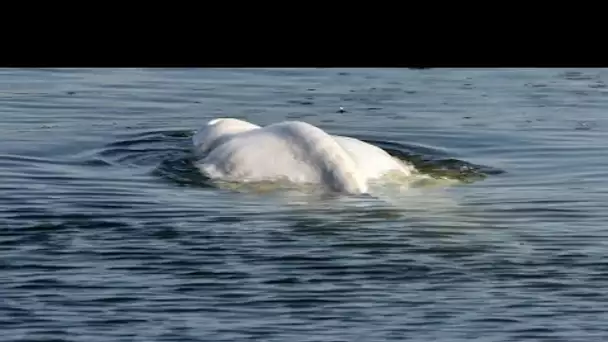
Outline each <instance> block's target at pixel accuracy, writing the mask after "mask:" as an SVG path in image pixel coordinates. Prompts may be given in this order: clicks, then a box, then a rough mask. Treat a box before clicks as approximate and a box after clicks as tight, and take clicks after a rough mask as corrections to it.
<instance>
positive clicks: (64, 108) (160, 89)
mask: <svg viewBox="0 0 608 342" xmlns="http://www.w3.org/2000/svg"><path fill="white" fill-rule="evenodd" d="M606 82H608V70H605V69H363V68H361V69H332V68H329V69H217V70H216V69H177V68H176V69H109V68H99V69H1V70H0V132H2V137H3V142H2V144H0V180H1V181H0V339H1V340H2V341H7V342H9V341H89V342H97V341H99V342H101V341H104V342H105V341H112V342H116V341H180V342H181V341H215V342H220V341H290V342H304V341H361V342H364V341H365V342H367V341H450V342H456V341H484V342H485V341H518V342H519V341H568V342H574V341H581V342H583V341H584V342H589V341H606V340H608V325H607V324H606V322H608V293H607V292H606V289H607V288H608V259H607V258H606V254H607V253H606V251H607V248H608V244H607V241H608V227H607V226H606V224H605V222H606V221H608V205H607V203H608V202H607V200H608V180H607V177H606V175H607V172H606V167H608V158H606V150H607V148H608V138H607V134H606V130H607V127H608V114H607V112H608V88H607V87H606ZM215 117H237V118H242V119H246V120H248V121H251V122H254V123H256V124H260V125H264V124H269V123H272V122H276V121H282V120H287V119H290V120H304V121H307V122H309V123H312V124H315V125H318V126H319V127H321V128H323V129H325V130H326V131H328V132H331V133H335V134H342V135H347V136H353V137H358V138H361V139H364V140H367V141H369V142H372V143H374V144H376V145H377V146H380V147H383V148H385V149H386V150H387V151H389V152H390V153H392V154H393V155H395V156H396V157H399V158H401V159H403V160H406V161H409V162H412V163H414V164H415V165H416V166H417V167H418V168H419V170H420V172H422V173H424V174H427V175H430V176H433V177H435V178H440V177H443V178H444V180H446V179H448V180H451V181H443V182H440V181H437V182H435V183H432V184H419V185H417V186H412V188H411V189H409V190H407V191H401V192H400V193H397V194H392V195H391V196H390V200H388V201H387V200H372V199H369V200H361V199H358V200H353V199H349V198H348V197H343V198H340V197H329V198H328V197H319V198H308V199H306V198H302V199H295V200H294V199H293V198H290V197H286V196H282V195H281V192H280V191H279V192H256V191H247V190H243V189H230V188H218V187H215V186H212V185H210V184H209V183H208V182H207V181H206V180H205V179H204V178H203V177H202V176H201V175H200V174H199V173H198V172H197V171H196V169H195V168H194V167H193V166H192V160H191V155H190V150H189V147H190V145H189V144H190V137H191V136H192V134H193V132H194V131H195V130H196V129H197V128H198V127H199V126H200V125H202V124H203V123H204V122H205V121H207V120H209V119H212V118H215Z"/></svg>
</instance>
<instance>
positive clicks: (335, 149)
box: [192, 118, 414, 195]
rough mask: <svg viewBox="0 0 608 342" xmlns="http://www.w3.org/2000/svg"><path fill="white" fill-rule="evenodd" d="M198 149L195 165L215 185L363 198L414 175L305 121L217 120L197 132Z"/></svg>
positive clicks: (398, 162)
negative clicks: (304, 188)
mask: <svg viewBox="0 0 608 342" xmlns="http://www.w3.org/2000/svg"><path fill="white" fill-rule="evenodd" d="M192 144H193V151H194V155H195V156H196V161H195V166H196V167H197V168H198V170H199V171H200V172H201V173H202V174H203V175H204V176H206V177H208V178H209V179H211V180H212V181H222V182H232V183H255V182H289V183H290V184H295V185H313V186H316V187H320V188H322V189H324V190H327V191H330V192H334V193H341V194H352V195H360V194H366V193H368V192H369V190H370V183H371V182H373V181H376V180H380V179H382V178H383V177H385V176H387V175H389V174H393V175H397V176H400V177H408V176H410V175H411V174H412V172H413V171H414V167H413V165H410V164H408V163H406V162H404V161H402V160H399V159H397V158H394V157H392V156H391V155H390V154H389V153H387V152H386V151H384V150H383V149H381V148H379V147H377V146H374V145H371V144H369V143H366V142H364V141H362V140H359V139H356V138H352V137H346V136H341V135H333V134H330V133H327V132H326V131H324V130H323V129H321V128H319V127H317V126H315V125H312V124H310V123H307V122H303V121H282V122H277V123H272V124H269V125H266V126H259V125H256V124H254V123H251V122H248V121H245V120H241V119H236V118H215V119H212V120H210V121H208V122H206V123H205V124H204V125H202V127H200V128H199V129H198V130H197V131H196V132H195V133H194V135H193V136H192Z"/></svg>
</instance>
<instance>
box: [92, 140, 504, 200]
mask: <svg viewBox="0 0 608 342" xmlns="http://www.w3.org/2000/svg"><path fill="white" fill-rule="evenodd" d="M192 134H193V132H191V131H152V132H144V133H138V134H134V135H130V136H127V137H125V138H124V139H122V140H119V141H116V142H113V143H111V144H109V145H107V146H105V148H103V149H102V151H101V152H100V153H99V157H100V158H102V159H103V160H105V161H106V162H108V163H111V164H113V165H123V166H130V167H148V168H150V173H151V174H152V175H153V176H156V177H158V178H160V179H161V180H164V181H167V182H169V183H171V184H174V185H177V186H188V187H204V188H210V187H214V185H213V183H212V182H210V180H209V179H208V178H206V177H204V176H203V175H202V174H201V173H200V172H199V171H198V170H197V169H196V167H195V166H194V162H195V159H194V157H193V155H192V153H191V149H190V148H191V140H190V139H191V137H192ZM361 139H362V140H364V141H366V142H368V143H370V144H373V145H375V146H378V147H380V148H382V149H384V150H385V151H387V152H388V153H389V154H391V155H392V156H394V157H396V158H398V159H401V160H404V161H406V162H409V163H412V164H413V165H414V166H415V167H416V169H417V170H418V171H420V172H421V173H422V174H425V175H428V176H431V177H433V178H447V179H450V180H457V181H459V182H462V183H471V182H474V181H478V180H482V179H484V178H486V177H488V176H490V175H498V174H501V173H503V172H504V171H503V170H499V169H496V168H493V167H490V166H486V165H479V164H473V163H470V162H467V161H464V160H460V159H456V158H454V157H453V156H451V155H449V154H447V153H446V152H444V151H441V150H439V149H433V148H430V147H424V146H419V145H414V144H403V143H397V142H391V141H382V140H373V139H365V138H361Z"/></svg>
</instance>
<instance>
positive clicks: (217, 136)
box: [192, 118, 260, 155]
mask: <svg viewBox="0 0 608 342" xmlns="http://www.w3.org/2000/svg"><path fill="white" fill-rule="evenodd" d="M257 128H260V126H258V125H254V124H252V123H249V122H247V121H244V120H239V119H234V118H216V119H213V120H210V121H208V122H207V123H206V124H205V125H203V126H202V127H201V128H200V129H199V130H198V131H197V132H196V134H194V136H193V137H192V143H193V145H194V151H195V152H196V154H198V155H203V154H206V153H208V152H209V151H211V150H212V149H214V148H215V147H217V146H219V145H220V144H221V143H222V142H224V141H225V140H226V139H227V138H229V137H231V136H233V135H235V134H239V133H243V132H247V131H250V130H252V129H257Z"/></svg>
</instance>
